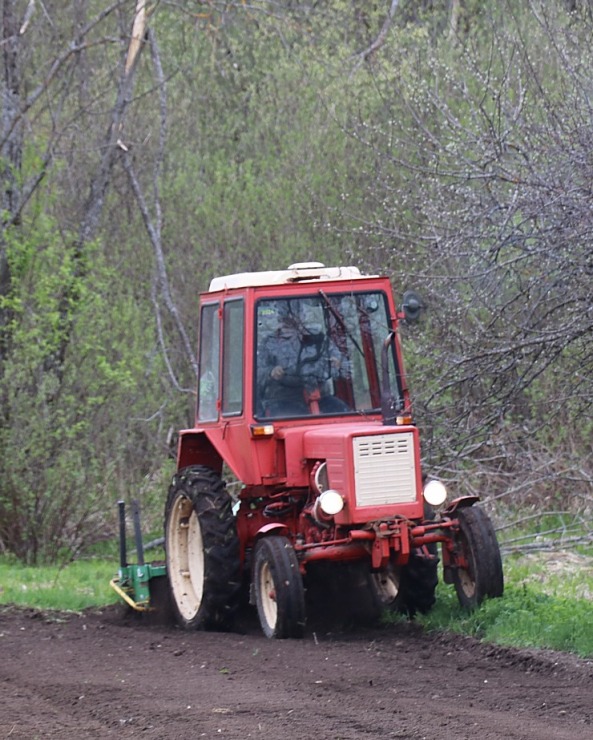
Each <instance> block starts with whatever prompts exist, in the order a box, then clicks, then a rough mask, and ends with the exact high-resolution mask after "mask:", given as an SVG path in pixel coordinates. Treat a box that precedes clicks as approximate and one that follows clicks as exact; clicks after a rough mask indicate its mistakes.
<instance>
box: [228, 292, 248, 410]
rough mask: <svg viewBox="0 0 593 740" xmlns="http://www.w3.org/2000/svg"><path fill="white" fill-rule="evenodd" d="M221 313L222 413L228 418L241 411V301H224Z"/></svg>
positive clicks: (242, 332) (242, 311) (242, 326)
mask: <svg viewBox="0 0 593 740" xmlns="http://www.w3.org/2000/svg"><path fill="white" fill-rule="evenodd" d="M223 311H224V336H223V346H224V352H223V361H222V413H223V414H224V415H225V416H228V415H233V414H241V413H242V411H243V337H244V334H245V331H244V318H243V317H244V310H243V301H242V300H232V301H226V303H225V304H224V309H223Z"/></svg>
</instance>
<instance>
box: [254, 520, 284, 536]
mask: <svg viewBox="0 0 593 740" xmlns="http://www.w3.org/2000/svg"><path fill="white" fill-rule="evenodd" d="M268 534H281V535H284V536H285V537H287V536H288V534H289V529H288V527H287V526H286V524H280V522H272V523H271V524H264V526H263V527H260V528H259V529H258V530H257V532H256V533H255V539H256V540H258V539H259V538H260V537H265V536H266V535H268Z"/></svg>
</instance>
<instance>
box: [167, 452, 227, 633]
mask: <svg viewBox="0 0 593 740" xmlns="http://www.w3.org/2000/svg"><path fill="white" fill-rule="evenodd" d="M231 506H232V501H231V497H230V496H229V494H228V493H227V491H226V488H225V486H224V483H223V482H222V481H221V479H220V476H219V475H218V474H217V473H215V472H214V471H213V470H211V469H210V468H207V467H205V466H203V465H192V466H190V467H187V468H183V469H182V470H180V471H179V472H178V473H177V474H176V475H175V476H174V477H173V481H172V483H171V486H170V488H169V495H168V497H167V503H166V506H165V550H166V553H167V575H168V577H169V585H170V590H171V597H172V599H171V600H172V602H173V604H172V605H173V609H174V611H175V615H176V617H177V621H178V622H179V624H180V625H181V626H182V627H185V628H186V629H227V628H228V627H229V626H230V623H231V621H232V617H233V614H234V611H235V609H236V606H237V604H238V596H239V588H240V570H239V569H240V561H239V538H238V535H237V527H236V523H235V517H234V516H233V511H232V508H231Z"/></svg>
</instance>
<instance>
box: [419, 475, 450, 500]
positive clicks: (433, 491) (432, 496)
mask: <svg viewBox="0 0 593 740" xmlns="http://www.w3.org/2000/svg"><path fill="white" fill-rule="evenodd" d="M424 498H425V499H426V502H427V503H429V504H430V505H431V506H440V505H441V504H442V503H443V501H444V500H445V499H446V498H447V489H446V488H445V485H444V484H443V483H441V481H440V480H431V481H428V483H427V484H426V485H425V486H424Z"/></svg>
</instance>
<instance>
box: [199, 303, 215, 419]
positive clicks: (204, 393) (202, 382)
mask: <svg viewBox="0 0 593 740" xmlns="http://www.w3.org/2000/svg"><path fill="white" fill-rule="evenodd" d="M199 362H200V378H199V381H198V420H199V421H216V419H218V390H219V379H220V369H219V368H220V319H219V313H218V303H210V304H207V305H205V306H203V307H202V314H201V317H200V358H199Z"/></svg>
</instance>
